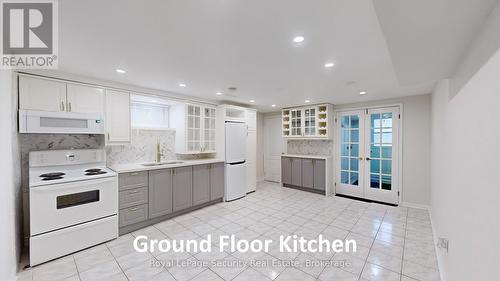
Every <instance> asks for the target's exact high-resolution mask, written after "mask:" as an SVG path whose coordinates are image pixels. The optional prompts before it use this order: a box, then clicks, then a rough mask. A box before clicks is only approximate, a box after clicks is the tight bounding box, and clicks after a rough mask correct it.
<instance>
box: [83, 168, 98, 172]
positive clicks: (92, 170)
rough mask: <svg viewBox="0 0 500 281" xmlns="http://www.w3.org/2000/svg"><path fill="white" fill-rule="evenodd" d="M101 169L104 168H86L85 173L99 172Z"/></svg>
mask: <svg viewBox="0 0 500 281" xmlns="http://www.w3.org/2000/svg"><path fill="white" fill-rule="evenodd" d="M100 171H102V169H97V168H95V169H87V170H85V173H97V172H100Z"/></svg>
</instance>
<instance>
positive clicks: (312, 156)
mask: <svg viewBox="0 0 500 281" xmlns="http://www.w3.org/2000/svg"><path fill="white" fill-rule="evenodd" d="M281 157H293V158H307V159H325V160H326V159H328V158H331V157H332V156H328V155H299V154H281Z"/></svg>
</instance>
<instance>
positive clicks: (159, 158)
mask: <svg viewBox="0 0 500 281" xmlns="http://www.w3.org/2000/svg"><path fill="white" fill-rule="evenodd" d="M162 156H163V153H161V147H160V140H158V142H157V143H156V163H160V162H161V157H162Z"/></svg>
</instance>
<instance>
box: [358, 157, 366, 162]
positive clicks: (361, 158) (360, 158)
mask: <svg viewBox="0 0 500 281" xmlns="http://www.w3.org/2000/svg"><path fill="white" fill-rule="evenodd" d="M359 160H361V161H362V160H363V157H359ZM367 160H368V159H367Z"/></svg>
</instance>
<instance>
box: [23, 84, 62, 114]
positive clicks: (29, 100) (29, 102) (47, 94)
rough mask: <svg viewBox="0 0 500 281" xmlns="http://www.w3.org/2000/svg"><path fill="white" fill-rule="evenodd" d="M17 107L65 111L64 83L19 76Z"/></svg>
mask: <svg viewBox="0 0 500 281" xmlns="http://www.w3.org/2000/svg"><path fill="white" fill-rule="evenodd" d="M19 108H20V109H27V110H43V111H66V109H67V104H66V83H62V82H57V81H53V80H47V79H38V78H32V77H26V76H19Z"/></svg>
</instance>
